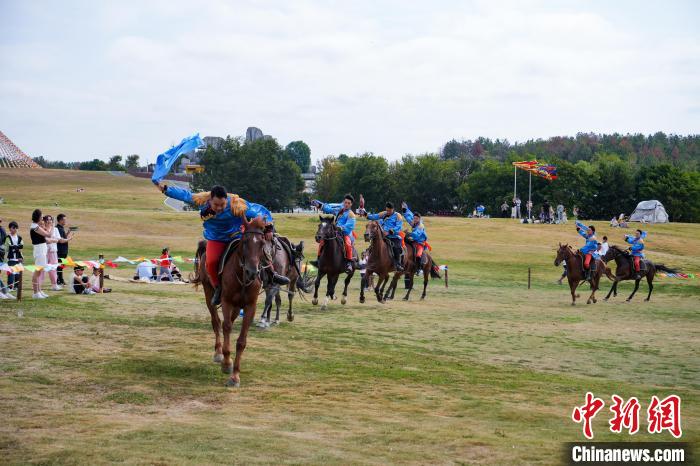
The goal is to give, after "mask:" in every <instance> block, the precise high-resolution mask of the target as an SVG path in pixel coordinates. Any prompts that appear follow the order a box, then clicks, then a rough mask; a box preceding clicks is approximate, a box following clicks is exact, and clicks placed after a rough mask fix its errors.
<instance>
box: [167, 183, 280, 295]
mask: <svg viewBox="0 0 700 466" xmlns="http://www.w3.org/2000/svg"><path fill="white" fill-rule="evenodd" d="M158 188H159V189H160V190H161V192H162V193H163V194H165V195H166V196H168V197H171V198H173V199H177V200H179V201H182V202H185V203H187V204H190V205H193V206H195V207H199V215H200V217H201V219H202V222H203V223H202V226H203V227H204V238H205V239H206V240H207V250H206V254H207V260H206V264H205V265H206V269H207V275H208V276H209V281H210V282H211V284H212V286H213V287H214V295H213V296H212V298H211V304H212V305H213V306H218V305H219V304H221V284H220V282H219V259H220V258H221V255H222V254H223V253H224V251H226V248H227V247H228V245H229V243H231V241H234V240H237V239H240V238H241V234H242V231H241V226H242V225H243V218H247V219H253V218H255V217H258V216H262V217H263V219H264V220H265V222H266V223H267V228H272V222H273V220H272V214H271V213H270V211H269V210H267V209H266V208H265V207H264V206H262V205H260V204H254V203H252V202H248V201H246V200H245V199H243V198H241V197H239V196H238V195H237V194H230V193H227V192H226V188H224V187H223V186H214V187H213V188H211V192H206V191H205V192H201V193H192V191H189V190H187V189H184V188H179V187H177V186H168V185H167V184H158ZM266 262H271V261H270V259H269V258H267V257H265V258H263V263H266ZM272 281H273V282H274V283H277V284H280V285H286V284H287V283H289V279H288V278H287V277H284V276H282V275H279V274H277V273H276V272H275V271H274V270H272Z"/></svg>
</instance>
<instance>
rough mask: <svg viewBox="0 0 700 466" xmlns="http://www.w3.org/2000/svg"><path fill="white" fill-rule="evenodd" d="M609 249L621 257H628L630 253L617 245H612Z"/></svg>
mask: <svg viewBox="0 0 700 466" xmlns="http://www.w3.org/2000/svg"><path fill="white" fill-rule="evenodd" d="M610 249H612V250H614V251H617V252H619V253H620V254H622V255H623V256H629V255H630V253H629V252H627V251H626V250H625V249H622V248H621V247H620V246H617V245H614V244H613V245H612V246H610Z"/></svg>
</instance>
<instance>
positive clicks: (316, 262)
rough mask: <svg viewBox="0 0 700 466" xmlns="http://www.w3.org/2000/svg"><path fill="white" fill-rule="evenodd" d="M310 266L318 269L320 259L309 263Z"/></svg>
mask: <svg viewBox="0 0 700 466" xmlns="http://www.w3.org/2000/svg"><path fill="white" fill-rule="evenodd" d="M309 264H311V265H313V266H314V267H316V268H318V257H317V258H316V260H315V261H309Z"/></svg>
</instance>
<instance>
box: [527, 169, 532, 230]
mask: <svg viewBox="0 0 700 466" xmlns="http://www.w3.org/2000/svg"><path fill="white" fill-rule="evenodd" d="M528 173H530V185H529V187H528V188H527V219H528V220H532V212H531V209H532V172H528Z"/></svg>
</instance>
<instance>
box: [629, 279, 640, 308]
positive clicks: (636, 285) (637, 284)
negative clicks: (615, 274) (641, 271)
mask: <svg viewBox="0 0 700 466" xmlns="http://www.w3.org/2000/svg"><path fill="white" fill-rule="evenodd" d="M639 282H640V280H635V281H634V290H632V294H631V295H630V297H629V298H627V302H628V303H629V302H630V301H632V298H633V297H634V294H635V293H636V292H637V290H638V289H639Z"/></svg>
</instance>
